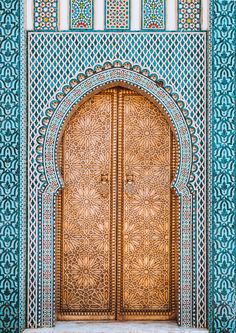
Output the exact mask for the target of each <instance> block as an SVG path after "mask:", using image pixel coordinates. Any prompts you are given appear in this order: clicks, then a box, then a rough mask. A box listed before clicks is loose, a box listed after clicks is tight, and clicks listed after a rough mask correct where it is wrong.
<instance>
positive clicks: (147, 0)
mask: <svg viewBox="0 0 236 333" xmlns="http://www.w3.org/2000/svg"><path fill="white" fill-rule="evenodd" d="M164 29H165V0H142V30H164Z"/></svg>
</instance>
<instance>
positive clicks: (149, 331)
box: [24, 321, 209, 333]
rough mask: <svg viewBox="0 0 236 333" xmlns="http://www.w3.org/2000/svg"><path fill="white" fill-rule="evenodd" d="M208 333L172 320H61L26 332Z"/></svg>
mask: <svg viewBox="0 0 236 333" xmlns="http://www.w3.org/2000/svg"><path fill="white" fill-rule="evenodd" d="M203 332H205V333H208V332H209V331H208V330H207V329H201V328H185V327H179V326H178V325H177V324H176V323H175V322H170V321H163V322H160V321H159V322H158V321H59V322H57V323H56V326H55V327H54V328H38V329H33V328H31V329H26V330H25V331H24V333H203Z"/></svg>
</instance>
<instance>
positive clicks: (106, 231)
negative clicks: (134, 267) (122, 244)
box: [58, 92, 117, 320]
mask: <svg viewBox="0 0 236 333" xmlns="http://www.w3.org/2000/svg"><path fill="white" fill-rule="evenodd" d="M116 104H117V101H116V93H112V92H106V93H102V94H99V95H96V96H94V97H93V98H92V99H90V100H89V101H88V102H86V103H85V104H84V105H83V106H82V107H81V108H80V109H79V110H78V111H77V112H76V113H75V114H74V116H73V117H72V119H71V120H70V122H69V124H68V125H67V127H66V129H65V133H64V137H63V180H64V189H63V194H62V231H61V243H62V244H61V246H62V249H63V250H62V251H61V286H60V289H61V295H60V304H59V311H58V312H59V315H58V319H64V320H66V319H73V318H75V319H78V318H84V319H90V318H93V317H94V318H97V319H114V318H115V292H116V290H115V287H116V286H115V281H116V264H115V260H116V243H115V235H116V234H115V232H116V231H115V227H116V226H115V222H116V211H115V208H116V202H115V201H114V200H115V199H116V198H115V195H114V194H116V183H115V181H113V179H114V180H115V176H116V174H114V170H113V169H114V164H115V163H116V161H115V159H113V160H112V159H111V155H112V152H113V150H114V147H113V145H115V144H116V133H114V129H115V123H116V110H114V105H115V109H116ZM114 134H115V137H113V135H114ZM115 171H116V170H115ZM102 176H104V177H105V178H106V179H105V180H104V182H103V179H102ZM109 184H110V185H109ZM104 187H105V189H104ZM104 190H105V191H106V193H105V194H104ZM113 208H114V209H113Z"/></svg>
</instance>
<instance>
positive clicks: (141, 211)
mask: <svg viewBox="0 0 236 333" xmlns="http://www.w3.org/2000/svg"><path fill="white" fill-rule="evenodd" d="M119 101H120V102H119V118H120V121H119V124H120V131H119V132H121V133H122V134H121V137H120V138H119V139H120V149H121V150H122V151H123V152H122V154H121V156H122V161H121V163H120V164H119V165H120V168H119V170H118V177H119V182H118V183H120V184H124V186H122V185H121V186H120V192H121V194H120V200H119V201H118V202H119V203H120V206H119V214H118V216H119V220H118V227H119V229H118V237H119V238H118V244H119V246H118V266H117V267H118V279H117V281H118V288H117V290H118V318H119V319H125V320H127V319H130V320H132V319H140V320H147V319H150V320H169V319H174V318H175V317H176V308H175V304H176V299H175V294H176V293H175V291H176V265H177V261H176V225H175V221H176V217H177V216H176V214H177V211H176V208H175V205H176V199H175V195H174V193H172V191H171V182H172V179H173V176H174V172H175V165H176V152H175V151H176V147H175V146H176V144H175V142H174V140H173V135H172V130H171V127H170V125H169V123H168V122H167V120H166V118H165V116H164V115H163V114H162V112H161V111H160V108H161V106H160V108H158V107H157V106H155V105H153V104H152V103H151V102H149V101H148V100H147V99H146V98H144V97H143V96H141V95H137V94H135V93H134V92H132V91H128V90H121V91H120V93H119Z"/></svg>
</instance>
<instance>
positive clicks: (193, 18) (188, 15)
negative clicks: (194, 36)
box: [178, 0, 201, 31]
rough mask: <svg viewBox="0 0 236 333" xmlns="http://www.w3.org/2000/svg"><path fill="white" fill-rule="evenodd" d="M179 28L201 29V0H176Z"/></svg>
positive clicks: (183, 29) (184, 29) (187, 29)
mask: <svg viewBox="0 0 236 333" xmlns="http://www.w3.org/2000/svg"><path fill="white" fill-rule="evenodd" d="M178 16H179V24H178V25H179V30H182V31H198V30H201V0H178Z"/></svg>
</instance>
